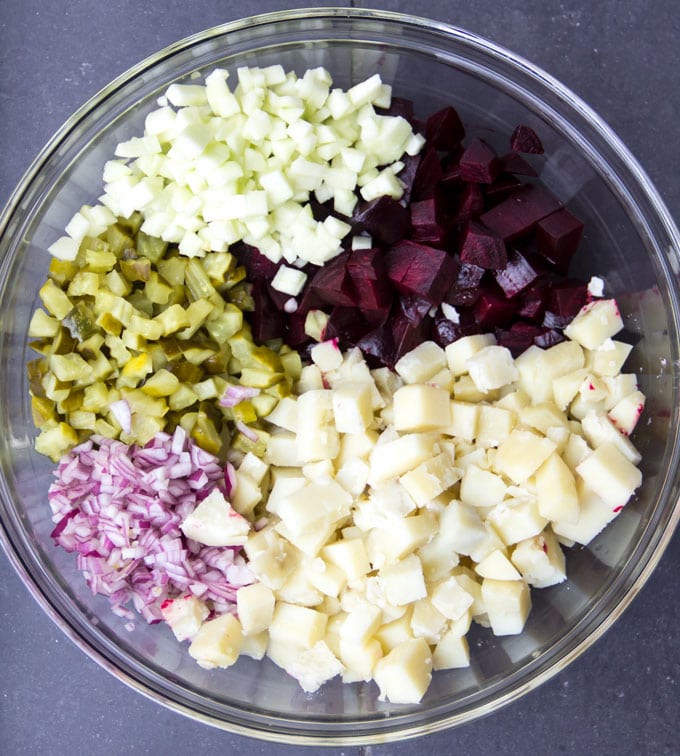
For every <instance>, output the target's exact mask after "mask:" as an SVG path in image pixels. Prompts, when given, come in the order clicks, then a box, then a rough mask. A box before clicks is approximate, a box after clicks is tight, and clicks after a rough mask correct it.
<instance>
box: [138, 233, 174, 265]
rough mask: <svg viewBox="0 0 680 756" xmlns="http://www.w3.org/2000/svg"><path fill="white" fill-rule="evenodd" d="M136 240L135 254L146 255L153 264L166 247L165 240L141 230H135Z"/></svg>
mask: <svg viewBox="0 0 680 756" xmlns="http://www.w3.org/2000/svg"><path fill="white" fill-rule="evenodd" d="M136 241H137V243H136V249H137V255H138V256H140V257H148V258H149V260H151V262H152V263H154V264H155V263H158V261H159V260H160V259H161V258H162V257H163V255H165V253H166V251H167V249H168V243H167V242H164V241H163V240H162V239H159V238H158V237H157V236H149V235H148V234H145V233H144V231H141V230H140V231H138V232H137V240H136Z"/></svg>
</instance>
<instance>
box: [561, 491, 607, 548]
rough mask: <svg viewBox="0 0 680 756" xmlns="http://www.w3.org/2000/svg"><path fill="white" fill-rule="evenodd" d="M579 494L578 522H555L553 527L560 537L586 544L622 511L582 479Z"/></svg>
mask: <svg viewBox="0 0 680 756" xmlns="http://www.w3.org/2000/svg"><path fill="white" fill-rule="evenodd" d="M577 490H578V494H579V516H578V520H577V521H576V522H553V523H552V529H553V531H554V533H555V534H556V535H558V536H559V537H560V538H562V539H564V538H566V539H568V540H569V541H573V542H576V543H580V544H583V545H584V546H586V545H587V544H589V543H590V542H591V541H592V540H593V538H595V536H596V535H598V533H600V532H601V531H602V530H603V529H604V528H605V527H606V526H607V525H609V523H610V522H611V521H612V520H613V519H614V518H615V517H616V516H617V514H618V513H619V512H620V511H621V509H620V508H619V507H615V508H612V506H611V505H610V504H608V503H607V502H605V501H603V500H602V498H601V497H600V496H598V495H597V494H596V493H595V491H593V490H591V489H590V488H588V486H586V485H585V484H584V483H583V481H582V480H578V481H577Z"/></svg>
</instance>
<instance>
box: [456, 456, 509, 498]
mask: <svg viewBox="0 0 680 756" xmlns="http://www.w3.org/2000/svg"><path fill="white" fill-rule="evenodd" d="M507 490H508V487H507V485H506V484H505V481H504V480H503V478H502V477H501V476H500V475H496V473H493V472H491V471H490V470H482V469H481V468H480V467H478V466H477V465H469V466H468V467H467V468H466V469H465V473H464V475H463V477H462V478H461V481H460V499H461V501H462V502H463V503H464V504H469V505H470V506H472V507H494V506H496V504H499V503H500V502H501V501H503V499H504V498H505V494H506V492H507Z"/></svg>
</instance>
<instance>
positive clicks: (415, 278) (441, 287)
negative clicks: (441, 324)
mask: <svg viewBox="0 0 680 756" xmlns="http://www.w3.org/2000/svg"><path fill="white" fill-rule="evenodd" d="M385 263H386V265H387V276H388V278H389V279H390V281H392V283H393V284H394V286H395V288H396V289H397V291H399V292H400V293H401V294H415V295H416V296H419V297H422V298H423V299H427V300H428V301H429V302H431V303H432V304H435V305H438V304H441V302H442V299H443V298H444V295H445V294H446V292H447V291H448V290H449V288H450V287H451V284H452V283H453V282H454V280H455V277H456V274H457V267H456V264H455V262H454V260H453V258H452V257H451V256H450V255H448V254H447V253H446V252H445V251H444V250H441V249H437V248H436V247H428V246H426V245H424V244H419V243H418V242H413V241H408V240H405V241H401V242H399V243H398V244H395V245H394V246H392V247H390V249H389V250H388V252H387V254H386V256H385Z"/></svg>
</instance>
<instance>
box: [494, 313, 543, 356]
mask: <svg viewBox="0 0 680 756" xmlns="http://www.w3.org/2000/svg"><path fill="white" fill-rule="evenodd" d="M544 332H545V329H544V328H541V327H540V326H537V325H532V324H530V323H522V322H521V321H518V322H517V323H513V324H512V326H511V327H510V328H506V329H498V330H496V341H497V342H498V344H499V345H500V346H504V347H506V348H507V349H509V350H510V351H511V352H512V356H513V357H517V356H519V355H520V354H522V352H523V351H524V350H525V349H528V348H529V347H530V346H531V345H532V344H534V343H535V341H534V339H535V338H536V337H537V336H541V335H542V334H543V333H544Z"/></svg>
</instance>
